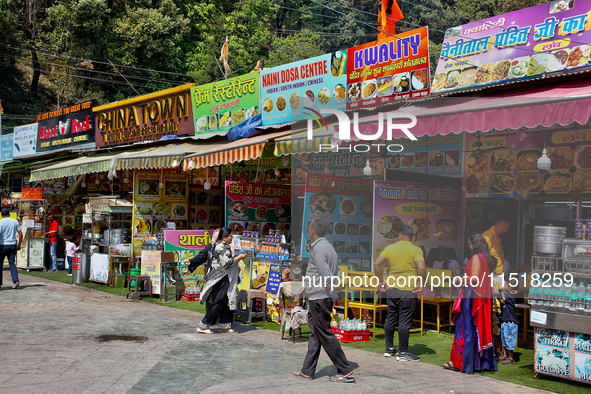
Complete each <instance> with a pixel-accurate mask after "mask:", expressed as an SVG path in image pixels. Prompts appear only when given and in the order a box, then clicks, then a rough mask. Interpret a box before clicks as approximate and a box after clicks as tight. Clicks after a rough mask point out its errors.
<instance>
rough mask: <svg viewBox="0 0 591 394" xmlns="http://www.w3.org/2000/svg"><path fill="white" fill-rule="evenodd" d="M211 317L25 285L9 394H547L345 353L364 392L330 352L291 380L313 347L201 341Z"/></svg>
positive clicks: (0, 326)
mask: <svg viewBox="0 0 591 394" xmlns="http://www.w3.org/2000/svg"><path fill="white" fill-rule="evenodd" d="M201 318H202V315H201V314H198V313H196V312H191V311H187V310H182V309H176V308H170V307H166V306H161V305H154V304H150V303H146V302H135V303H134V302H132V301H130V300H126V299H125V298H124V297H120V296H115V295H111V294H107V293H103V292H100V291H96V290H92V289H88V288H84V287H80V286H72V285H66V284H63V283H57V282H52V281H47V280H43V279H39V278H35V277H31V276H27V275H22V276H21V288H20V289H18V290H11V289H9V288H8V285H6V286H5V287H3V288H2V290H1V291H0V393H36V394H42V393H52V394H53V393H59V394H69V393H84V394H91V393H171V394H175V393H204V394H206V393H236V392H247V393H248V392H257V393H273V394H277V393H318V392H326V393H391V392H396V391H400V392H408V393H413V392H420V393H423V394H429V393H543V392H544V391H540V390H535V389H531V388H527V387H523V386H518V385H515V384H512V383H506V382H502V381H498V380H493V379H490V378H486V377H482V376H467V375H463V374H460V373H454V372H451V371H445V370H443V369H442V368H441V367H438V366H434V365H430V364H425V363H401V362H396V361H395V360H393V359H384V357H383V356H382V355H381V354H375V353H370V352H366V351H363V350H358V349H352V348H344V349H345V353H346V354H347V357H348V358H349V360H352V361H354V362H355V363H357V365H358V368H357V369H356V371H355V377H356V378H357V383H356V384H355V385H343V384H337V383H331V382H329V381H328V376H329V375H331V374H335V373H336V371H335V370H334V367H333V366H332V365H331V363H330V361H329V360H328V357H327V356H326V354H324V352H323V353H322V356H321V360H320V362H319V364H318V372H317V374H316V379H315V380H313V381H304V380H301V379H296V378H295V377H293V376H292V375H291V374H292V372H293V371H298V370H299V369H300V367H301V365H302V362H303V359H304V355H305V353H306V349H307V343H306V342H299V343H298V342H296V343H295V344H292V343H291V341H287V340H284V341H282V340H281V337H280V334H279V333H278V332H275V331H270V330H263V329H256V328H254V327H249V326H245V325H242V324H240V323H239V324H237V325H236V327H235V328H236V329H237V331H238V332H237V333H235V334H216V335H200V334H197V333H196V332H195V327H196V325H197V323H198V322H199V320H200V319H201Z"/></svg>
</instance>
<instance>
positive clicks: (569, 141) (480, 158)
mask: <svg viewBox="0 0 591 394" xmlns="http://www.w3.org/2000/svg"><path fill="white" fill-rule="evenodd" d="M544 145H547V155H548V157H549V158H550V160H551V161H552V166H551V168H550V170H547V171H540V170H538V164H537V163H538V159H539V158H540V156H541V155H542V149H541V147H544ZM464 150H465V151H467V152H469V153H467V156H466V160H465V163H466V164H465V170H466V176H465V178H464V183H465V195H466V196H470V197H491V196H494V197H531V196H538V195H539V196H543V195H559V194H568V193H570V192H571V191H572V190H578V191H580V192H581V193H591V130H588V129H587V130H585V129H583V130H573V129H566V130H564V129H563V130H562V131H555V132H552V131H529V132H528V131H521V130H520V131H517V132H514V131H509V132H505V131H503V132H500V131H495V132H493V133H477V134H466V138H465V149H464Z"/></svg>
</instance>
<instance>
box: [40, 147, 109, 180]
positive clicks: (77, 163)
mask: <svg viewBox="0 0 591 394" xmlns="http://www.w3.org/2000/svg"><path fill="white" fill-rule="evenodd" d="M116 155H117V154H116V153H105V154H100V155H94V156H82V157H77V158H75V159H72V160H68V161H63V162H61V163H57V164H54V165H52V166H49V167H44V168H40V169H38V170H33V171H31V182H35V181H41V180H45V179H55V178H63V177H66V176H74V175H82V174H89V173H92V172H103V171H107V170H108V169H109V162H110V160H111V159H112V158H113V157H114V156H116Z"/></svg>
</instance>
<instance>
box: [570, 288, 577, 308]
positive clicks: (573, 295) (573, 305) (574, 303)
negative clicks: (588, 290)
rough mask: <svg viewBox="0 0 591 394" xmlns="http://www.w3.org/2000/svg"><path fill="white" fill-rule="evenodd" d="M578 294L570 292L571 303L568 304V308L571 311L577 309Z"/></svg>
mask: <svg viewBox="0 0 591 394" xmlns="http://www.w3.org/2000/svg"><path fill="white" fill-rule="evenodd" d="M577 299H578V297H577V295H576V293H574V292H573V293H570V304H569V306H568V309H569V310H571V311H576V310H577Z"/></svg>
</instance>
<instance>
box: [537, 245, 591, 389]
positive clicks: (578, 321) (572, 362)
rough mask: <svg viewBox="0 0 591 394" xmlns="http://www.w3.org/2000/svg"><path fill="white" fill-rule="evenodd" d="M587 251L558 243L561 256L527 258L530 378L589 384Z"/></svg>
mask: <svg viewBox="0 0 591 394" xmlns="http://www.w3.org/2000/svg"><path fill="white" fill-rule="evenodd" d="M589 252H591V241H586V240H574V239H564V241H563V248H562V254H561V255H559V256H556V255H555V256H551V255H539V254H538V255H534V256H533V257H532V281H531V282H530V284H531V287H530V291H529V297H528V300H529V302H530V304H531V314H530V324H531V325H532V326H533V327H535V331H534V349H535V350H534V358H535V360H534V377H536V378H537V377H538V375H539V374H544V375H551V376H558V377H561V378H565V379H570V380H575V381H578V382H584V383H591V293H589V292H588V289H589V287H588V286H587V287H586V286H585V282H587V284H589V283H591V282H590V281H589V279H591V269H590V267H591V258H590V257H588V256H589V255H590V254H591V253H589ZM581 290H582V292H581Z"/></svg>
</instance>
